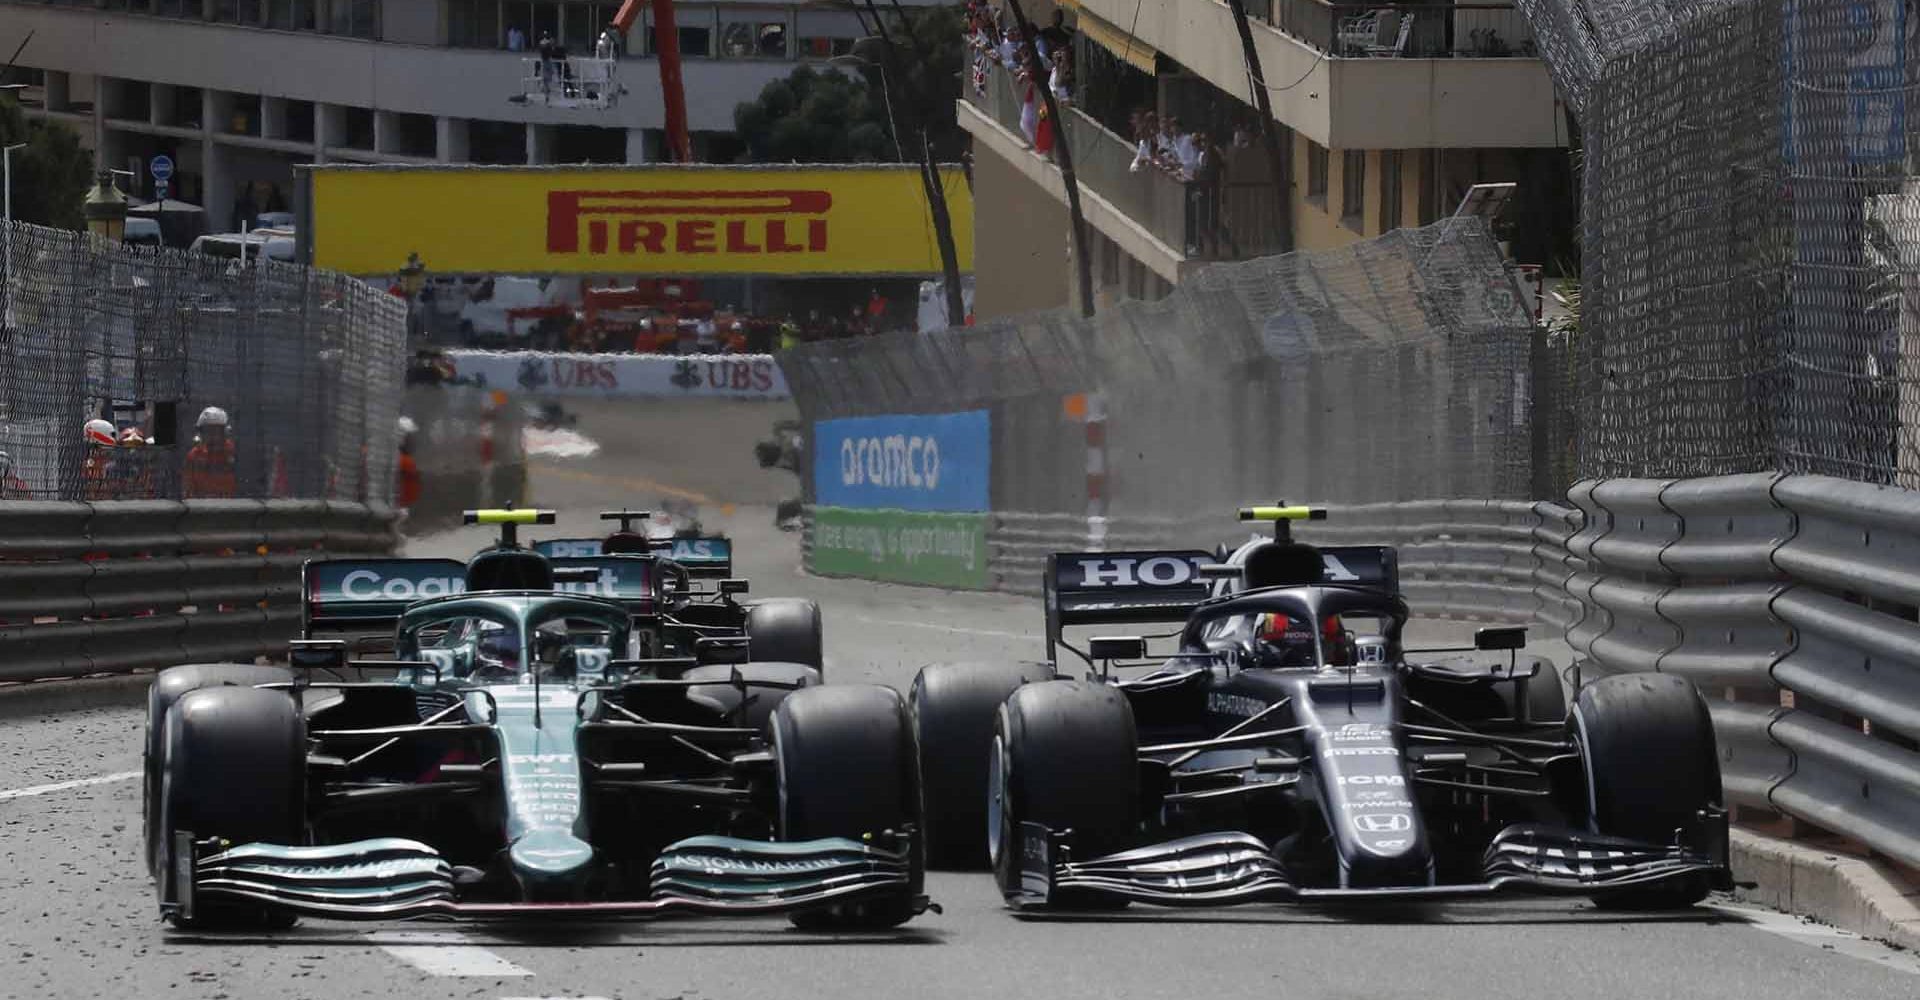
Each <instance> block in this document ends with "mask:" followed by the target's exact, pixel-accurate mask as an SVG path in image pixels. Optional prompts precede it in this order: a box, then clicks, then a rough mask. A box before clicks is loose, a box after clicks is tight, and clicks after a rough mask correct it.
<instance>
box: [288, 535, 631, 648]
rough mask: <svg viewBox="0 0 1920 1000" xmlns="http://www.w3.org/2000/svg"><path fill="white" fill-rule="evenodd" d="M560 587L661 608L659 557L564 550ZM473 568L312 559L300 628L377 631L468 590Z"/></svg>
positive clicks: (556, 566) (558, 568)
mask: <svg viewBox="0 0 1920 1000" xmlns="http://www.w3.org/2000/svg"><path fill="white" fill-rule="evenodd" d="M548 561H549V562H551V563H552V564H553V572H554V578H555V579H554V585H553V589H554V591H555V592H557V593H566V594H582V595H586V596H590V597H602V598H606V599H608V600H612V601H617V602H619V603H620V604H622V605H624V606H625V607H626V608H627V610H628V611H631V612H634V613H638V614H650V613H652V611H653V609H654V599H655V597H656V596H657V594H656V592H655V584H654V581H655V573H654V557H652V556H559V557H552V558H550V559H549V560H548ZM466 589H467V567H466V564H465V563H462V562H458V561H456V560H453V559H309V560H307V562H306V563H305V564H304V565H302V566H301V567H300V593H301V604H300V624H301V634H302V635H303V636H304V637H306V638H309V639H311V638H313V637H315V636H316V635H317V634H322V633H333V634H340V633H351V634H356V635H372V634H376V633H380V632H387V631H390V630H392V629H393V627H394V626H395V625H397V624H399V621H400V616H401V614H402V613H404V612H405V611H406V609H407V607H408V606H409V605H411V604H413V603H414V602H416V601H424V600H428V599H431V598H435V597H447V596H450V595H453V594H460V593H464V592H466Z"/></svg>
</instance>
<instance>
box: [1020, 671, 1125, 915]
mask: <svg viewBox="0 0 1920 1000" xmlns="http://www.w3.org/2000/svg"><path fill="white" fill-rule="evenodd" d="M1137 749H1138V744H1137V736H1136V735H1135V732H1134V725H1133V709H1132V707H1131V706H1130V705H1128V704H1127V699H1126V696H1125V695H1124V694H1122V693H1120V691H1118V690H1117V689H1115V688H1113V687H1110V686H1108V685H1105V684H1093V683H1088V682H1085V681H1054V682H1051V683H1046V684H1029V685H1026V686H1025V687H1022V688H1020V689H1019V690H1017V691H1015V692H1014V693H1013V695H1012V696H1011V697H1009V698H1008V699H1007V700H1006V703H1005V704H1003V705H1001V706H1000V712H999V718H998V720H997V722H996V723H995V727H994V734H993V749H992V753H991V754H990V756H989V757H988V762H987V823H988V827H989V833H988V841H987V849H988V854H989V856H990V858H991V859H992V863H993V873H994V879H995V881H996V882H998V883H999V885H1000V892H1001V894H1002V895H1005V896H1007V897H1008V898H1009V899H1012V898H1014V897H1015V896H1017V895H1018V894H1019V891H1020V861H1021V854H1022V851H1021V848H1020V843H1021V824H1022V823H1039V824H1041V825H1043V826H1045V827H1047V828H1048V829H1050V830H1052V831H1054V832H1056V833H1057V832H1060V831H1066V830H1070V831H1072V836H1071V838H1070V840H1069V843H1070V845H1071V846H1072V849H1073V856H1074V858H1075V859H1078V860H1082V861H1084V860H1088V859H1091V858H1097V857H1100V856H1102V855H1106V854H1111V853H1113V852H1115V851H1118V850H1122V849H1124V848H1125V847H1127V846H1128V844H1129V842H1131V841H1132V839H1133V837H1134V834H1135V831H1136V829H1137V828H1138V826H1139V816H1140V768H1139V763H1138V757H1137ZM1050 905H1053V906H1059V907H1067V908H1072V907H1081V906H1089V905H1093V906H1100V907H1111V906H1114V905H1115V904H1114V903H1113V902H1112V901H1107V900H1098V899H1095V900H1089V899H1077V898H1075V897H1073V896H1071V895H1067V894H1058V895H1056V896H1055V898H1054V899H1052V900H1051V901H1050Z"/></svg>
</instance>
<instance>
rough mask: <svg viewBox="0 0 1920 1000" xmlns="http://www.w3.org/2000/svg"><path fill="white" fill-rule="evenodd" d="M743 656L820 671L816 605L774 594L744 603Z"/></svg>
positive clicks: (822, 661) (822, 665) (821, 653)
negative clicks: (745, 640)
mask: <svg viewBox="0 0 1920 1000" xmlns="http://www.w3.org/2000/svg"><path fill="white" fill-rule="evenodd" d="M747 659H749V660H757V661H760V662H765V663H804V664H806V665H807V666H809V667H812V668H813V669H815V670H818V671H821V673H822V674H824V673H825V672H826V655H825V652H824V650H823V647H822V645H821V640H820V605H818V604H815V603H813V602H812V601H810V600H806V599H805V598H799V597H775V598H771V599H768V600H765V601H759V602H756V603H754V604H751V605H748V606H747Z"/></svg>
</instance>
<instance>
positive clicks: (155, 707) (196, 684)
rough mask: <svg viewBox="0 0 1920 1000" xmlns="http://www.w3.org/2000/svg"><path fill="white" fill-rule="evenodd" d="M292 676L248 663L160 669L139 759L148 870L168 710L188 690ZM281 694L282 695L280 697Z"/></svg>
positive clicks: (247, 684)
mask: <svg viewBox="0 0 1920 1000" xmlns="http://www.w3.org/2000/svg"><path fill="white" fill-rule="evenodd" d="M292 679H293V672H292V671H290V670H288V669H287V668H285V667H271V666H255V665H254V664H251V663H190V664H187V665H185V666H180V667H169V668H167V669H166V670H162V671H161V672H160V675H159V676H158V677H155V678H154V680H153V686H152V687H150V688H148V689H147V732H146V751H145V753H144V759H143V761H142V764H143V767H144V770H145V772H146V773H145V781H144V783H143V784H142V785H141V789H140V812H141V814H142V816H143V817H144V822H145V825H146V837H147V871H148V872H150V873H151V872H152V871H153V867H154V861H155V858H154V844H155V842H156V840H157V838H158V837H159V833H160V752H161V749H162V747H163V744H162V742H161V741H162V738H163V737H164V736H165V734H166V721H167V712H168V710H169V709H171V708H172V707H173V705H174V703H175V702H177V701H179V700H180V698H181V696H182V695H184V694H186V693H187V692H189V691H197V690H199V689H201V688H208V687H252V686H253V685H255V684H274V683H283V682H286V681H290V680H292ZM283 697H284V696H283Z"/></svg>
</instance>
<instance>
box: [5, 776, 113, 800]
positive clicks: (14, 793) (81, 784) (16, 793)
mask: <svg viewBox="0 0 1920 1000" xmlns="http://www.w3.org/2000/svg"><path fill="white" fill-rule="evenodd" d="M139 776H140V772H139V771H117V772H115V773H113V774H103V775H100V776H99V777H97V778H76V779H74V780H72V781H56V782H54V783H53V784H51V785H34V786H33V787H32V788H9V789H7V790H5V791H0V802H6V801H9V800H12V799H24V798H29V797H31V796H35V795H45V794H47V793H48V792H64V791H66V790H68V789H70V788H87V787H89V786H92V785H111V784H113V783H114V782H116V781H132V780H133V779H135V778H138V777H139Z"/></svg>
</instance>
